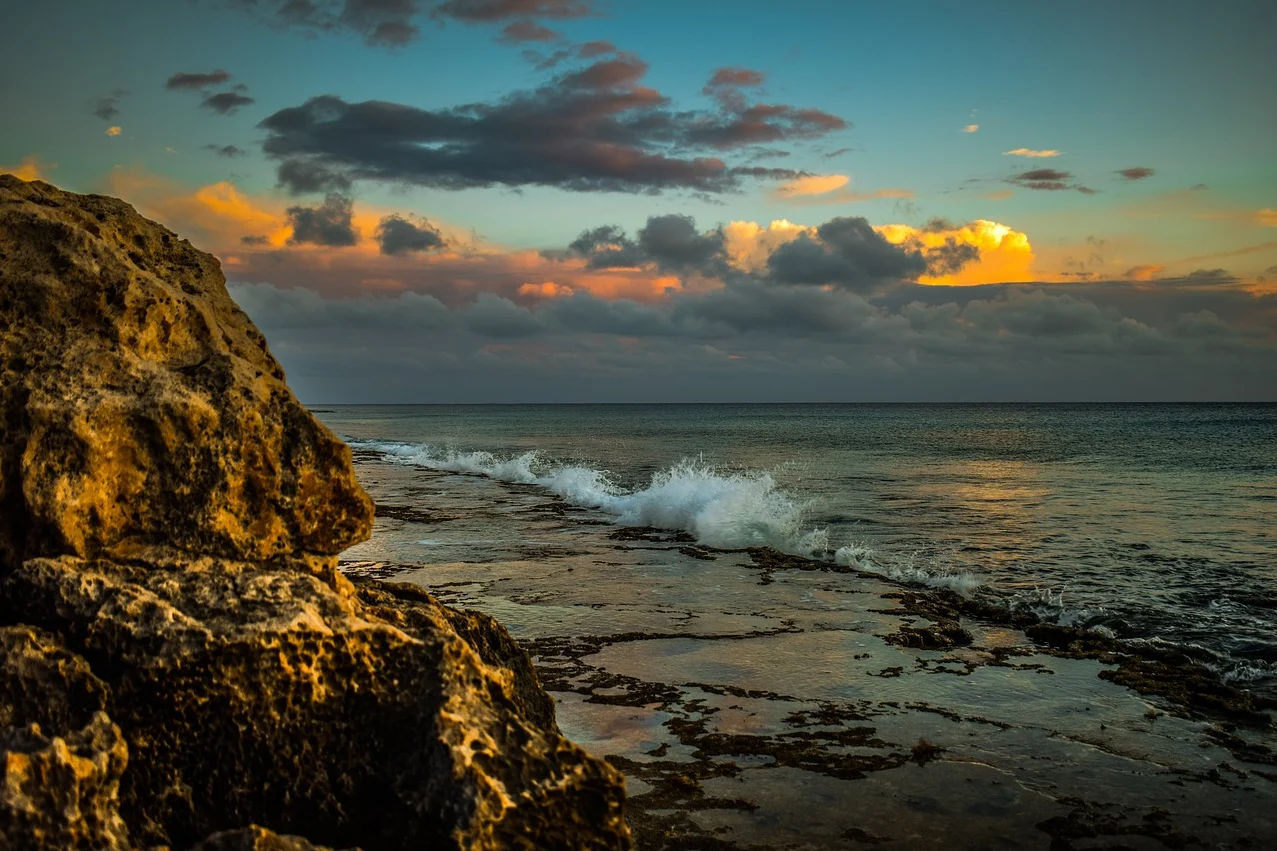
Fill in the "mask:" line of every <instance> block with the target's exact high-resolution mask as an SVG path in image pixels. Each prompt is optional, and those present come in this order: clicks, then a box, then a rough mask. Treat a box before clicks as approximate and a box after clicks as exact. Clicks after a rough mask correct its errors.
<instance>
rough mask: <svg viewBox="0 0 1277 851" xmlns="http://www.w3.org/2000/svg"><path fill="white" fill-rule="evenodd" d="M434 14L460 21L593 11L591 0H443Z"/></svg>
mask: <svg viewBox="0 0 1277 851" xmlns="http://www.w3.org/2000/svg"><path fill="white" fill-rule="evenodd" d="M435 14H437V15H440V16H444V17H451V18H456V19H457V20H461V21H476V22H478V21H501V20H506V19H508V18H524V17H527V18H584V17H588V16H590V15H594V14H596V12H595V9H594V2H593V0H446V2H444V3H443V4H442V5H440V6H439V7H438V8H437V10H436V12H435Z"/></svg>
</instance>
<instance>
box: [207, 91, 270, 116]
mask: <svg viewBox="0 0 1277 851" xmlns="http://www.w3.org/2000/svg"><path fill="white" fill-rule="evenodd" d="M250 103H256V101H254V100H253V99H252V98H250V97H249V96H248V95H242V94H240V93H239V92H217V93H216V94H211V95H208V96H207V97H205V98H204V100H203V101H202V102H201V105H202V106H204V107H205V108H206V109H211V110H212V111H213V112H216V113H218V114H219V115H234V114H235V113H236V112H237V111H238V110H239V108H240V107H241V106H248V105H249V104H250Z"/></svg>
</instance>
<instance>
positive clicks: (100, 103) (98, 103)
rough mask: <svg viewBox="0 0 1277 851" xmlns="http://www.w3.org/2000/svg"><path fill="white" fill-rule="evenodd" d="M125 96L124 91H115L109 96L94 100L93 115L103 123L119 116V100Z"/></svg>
mask: <svg viewBox="0 0 1277 851" xmlns="http://www.w3.org/2000/svg"><path fill="white" fill-rule="evenodd" d="M127 94H128V92H126V91H125V90H124V89H116V90H115V91H113V92H111V93H110V94H109V95H104V96H102V97H100V98H96V99H95V100H94V101H93V114H94V115H96V116H97V117H98V118H101V119H102V120H103V121H110V120H111V119H112V118H115V116H117V115H119V114H120V99H121V98H123V97H124V96H125V95H127Z"/></svg>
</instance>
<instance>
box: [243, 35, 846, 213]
mask: <svg viewBox="0 0 1277 851" xmlns="http://www.w3.org/2000/svg"><path fill="white" fill-rule="evenodd" d="M647 69H648V66H647V63H646V62H643V61H642V60H641V59H639V58H638V57H635V56H633V55H628V54H621V55H616V56H613V57H611V58H607V59H601V60H598V61H595V62H593V63H592V64H589V65H586V66H585V67H582V68H577V69H574V70H571V71H568V72H565V73H562V74H559V75H558V76H556V77H554V78H553V79H552V80H551V81H550V82H548V83H546V84H544V85H542V86H540V87H538V88H535V89H530V90H524V91H519V92H515V93H513V94H511V95H509V96H507V97H505V98H503V99H502V100H500V101H497V102H494V103H474V104H467V105H464V106H458V107H454V108H451V109H443V110H425V109H419V108H416V107H412V106H407V105H403V104H396V103H388V102H384V101H364V102H361V103H348V102H346V101H344V100H342V99H341V98H339V97H335V96H331V95H326V96H320V97H315V98H311V99H310V100H308V101H306V102H305V103H304V104H302V105H301V106H295V107H289V108H286V109H282V110H280V111H278V112H276V113H274V114H273V115H271V116H269V117H268V118H266V119H265V120H264V121H263V122H262V123H261V124H260V125H259V126H260V127H261V128H262V129H264V130H265V131H266V132H267V137H266V140H265V141H264V142H263V146H262V147H263V151H264V152H265V153H266V154H267V156H269V157H271V158H274V159H277V160H279V161H280V162H281V166H280V173H279V179H280V183H281V185H284V186H286V187H288V188H289V189H290V190H291V191H293V192H304V191H309V190H308V189H307V188H306V186H307V184H306V183H305V182H304V181H301V182H299V181H297V180H295V179H294V178H293V175H295V174H296V173H298V171H299V170H302V171H306V170H309V171H310V172H313V171H315V170H322V172H323V173H324V174H327V175H334V176H335V175H342V176H343V177H344V178H345V179H346V180H378V181H386V182H391V183H398V184H414V185H419V186H429V187H433V188H439V189H464V188H468V187H483V186H494V185H504V186H511V187H518V186H553V187H557V188H559V189H565V190H569V191H578V192H585V191H628V192H636V191H637V192H659V191H661V190H665V189H689V190H695V191H702V192H711V193H717V192H725V191H732V190H736V189H738V188H739V187H740V184H741V181H742V179H745V178H763V179H776V178H779V179H789V178H793V177H796V176H800V175H801V174H802V172H799V171H796V170H792V169H765V168H758V167H742V166H731V165H729V164H728V163H725V162H724V161H723V160H722V159H721V158H719V157H718V156H709V155H704V154H702V155H698V153H697V152H698V151H700V152H705V151H707V150H710V149H713V150H717V151H726V150H732V149H736V148H742V147H745V146H749V145H754V144H757V143H759V142H783V141H788V140H794V139H804V138H813V137H817V136H821V135H824V134H827V133H829V132H832V131H834V130H836V129H840V128H842V127H845V126H846V123H845V122H844V121H843V120H842V119H840V118H838V117H836V116H833V115H829V114H827V113H824V112H820V111H819V110H814V109H800V108H796V107H792V106H786V105H781V104H742V105H741V107H740V109H728V108H720V109H718V110H713V111H674V110H672V109H671V108H670V103H669V99H668V98H666V97H665V96H664V95H662V94H661V93H660V92H657V91H655V90H653V89H651V88H649V87H647V86H643V85H640V80H641V79H642V78H643V76H644V75H645V74H646V73H647ZM330 179H331V178H330Z"/></svg>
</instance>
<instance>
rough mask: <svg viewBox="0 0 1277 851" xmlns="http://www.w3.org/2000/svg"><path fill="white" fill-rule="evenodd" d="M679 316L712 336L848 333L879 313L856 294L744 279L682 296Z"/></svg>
mask: <svg viewBox="0 0 1277 851" xmlns="http://www.w3.org/2000/svg"><path fill="white" fill-rule="evenodd" d="M674 313H675V317H676V318H677V319H678V320H679V323H680V325H681V326H682V327H683V328H684V329H688V328H698V329H701V332H702V333H703V334H705V335H707V336H710V337H715V336H718V337H721V336H723V335H724V334H726V335H737V334H753V333H757V332H772V333H786V334H804V335H817V336H823V335H829V334H845V333H847V332H849V331H852V330H853V329H856V328H858V327H861V326H863V325H864V324H865V322H866V321H867V320H869V319H870V318H871V317H873V316H875V315H876V314H878V313H879V311H878V309H877V308H875V307H873V306H872V305H871V304H869V303H868V302H866V301H865V300H864V299H863V298H861V297H860V296H857V295H852V294H849V293H846V292H831V291H828V290H823V289H817V288H814V287H778V286H775V285H771V284H765V283H762V282H758V281H743V282H740V283H736V284H734V285H732V286H730V287H725V288H723V289H721V290H715V291H714V292H711V293H706V294H704V295H701V296H694V297H687V298H684V299H682V300H681V301H680V302H679V304H678V305H677V306H676V308H675V311H674Z"/></svg>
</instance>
